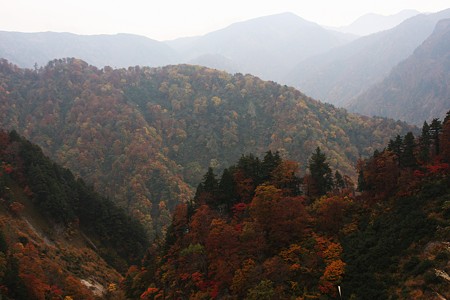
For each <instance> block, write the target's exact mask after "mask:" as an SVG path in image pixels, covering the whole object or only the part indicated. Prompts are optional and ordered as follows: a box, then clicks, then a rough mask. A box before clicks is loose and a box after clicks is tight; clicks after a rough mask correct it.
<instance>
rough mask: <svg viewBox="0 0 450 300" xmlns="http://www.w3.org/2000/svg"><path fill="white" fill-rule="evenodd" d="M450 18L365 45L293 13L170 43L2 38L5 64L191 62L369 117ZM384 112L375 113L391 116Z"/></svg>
mask: <svg viewBox="0 0 450 300" xmlns="http://www.w3.org/2000/svg"><path fill="white" fill-rule="evenodd" d="M415 13H417V12H415V11H403V12H401V13H399V14H397V15H393V16H389V17H385V18H387V19H386V20H393V21H392V22H393V23H392V24H394V23H395V22H399V21H400V20H401V19H402V18H407V17H408V16H410V15H413V14H415ZM449 17H450V9H447V10H444V11H441V12H438V13H433V14H429V15H426V14H420V15H417V16H414V17H411V18H409V19H407V20H405V21H404V22H402V23H401V24H400V25H398V26H396V27H394V28H392V29H390V30H386V31H383V32H378V33H374V34H371V35H368V36H364V37H361V38H357V39H356V37H355V36H354V35H349V34H344V33H340V32H337V31H333V30H328V29H324V28H322V27H321V26H319V25H317V24H315V23H312V22H309V21H306V20H304V19H302V18H300V17H298V16H296V15H294V14H292V13H282V14H277V15H272V16H266V17H261V18H256V19H252V20H248V21H244V22H239V23H235V24H232V25H230V26H228V27H226V28H224V29H221V30H218V31H214V32H211V33H209V34H206V35H204V36H197V37H188V38H180V39H176V40H173V41H165V42H160V41H155V40H152V39H149V38H146V37H142V36H136V35H130V34H117V35H94V36H82V35H75V34H70V33H54V32H45V33H17V32H0V57H3V58H6V59H8V60H9V61H10V62H12V63H14V64H17V65H19V66H21V67H27V68H34V67H37V68H40V67H42V66H44V65H45V64H46V63H47V62H48V61H50V60H52V59H55V58H64V57H76V58H80V59H82V60H84V61H86V62H88V63H89V64H92V65H95V66H97V67H99V68H102V67H104V66H112V67H119V68H128V67H129V66H150V67H159V66H164V65H169V64H179V63H189V64H195V65H202V66H207V67H210V68H214V69H218V70H225V71H227V72H229V73H232V74H233V73H244V74H245V73H249V74H253V75H255V76H258V77H260V78H262V79H265V80H273V81H277V82H279V83H282V84H288V85H291V86H294V87H296V88H298V89H300V90H301V91H302V92H304V93H305V94H307V95H309V96H312V97H313V98H315V99H320V100H321V101H324V102H328V103H331V104H334V105H337V106H343V107H345V108H348V107H350V105H351V109H352V110H354V111H355V112H361V113H368V112H369V110H364V109H362V107H363V104H361V105H358V104H357V101H358V100H357V99H359V98H358V97H359V96H361V95H362V94H363V93H365V92H366V91H368V90H369V89H370V88H371V87H372V86H374V85H375V84H377V83H379V82H381V81H382V80H383V79H385V77H386V76H388V75H389V73H390V72H391V70H392V68H394V67H395V66H396V65H397V64H399V63H400V62H401V61H403V60H404V59H407V58H408V57H409V56H410V55H411V54H412V53H413V52H414V50H415V49H416V48H417V47H418V46H420V44H421V43H422V42H423V41H424V40H425V39H426V38H428V37H429V36H430V34H431V33H432V32H433V29H434V27H435V25H436V23H437V22H438V21H439V20H441V19H445V18H449ZM367 18H368V17H367V16H366V17H362V19H360V20H359V21H358V22H362V21H361V20H364V19H367ZM386 20H385V21H386ZM358 22H356V23H358ZM386 22H388V21H386ZM389 22H390V21H389ZM375 23H376V22H375ZM379 29H381V27H379ZM430 103H431V102H430ZM383 111H385V110H383V109H379V110H378V111H376V112H374V113H377V114H381V115H382V116H390V115H384V114H383ZM425 117H426V116H422V115H421V116H420V117H418V118H417V119H418V120H421V119H423V118H425ZM435 117H438V116H435ZM426 118H428V117H426ZM409 120H411V119H409Z"/></svg>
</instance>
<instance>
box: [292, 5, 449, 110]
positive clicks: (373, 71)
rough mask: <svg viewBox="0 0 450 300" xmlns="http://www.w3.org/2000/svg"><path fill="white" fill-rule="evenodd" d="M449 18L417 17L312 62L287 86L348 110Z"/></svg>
mask: <svg viewBox="0 0 450 300" xmlns="http://www.w3.org/2000/svg"><path fill="white" fill-rule="evenodd" d="M449 17H450V9H447V10H443V11H441V12H438V13H434V14H429V15H425V14H421V15H417V16H415V17H412V18H410V19H407V20H406V21H404V22H403V23H401V24H400V25H398V26H396V27H394V28H392V29H390V30H387V31H383V32H379V33H375V34H372V35H369V36H365V37H362V38H359V39H357V40H355V41H353V42H351V43H348V44H346V45H344V46H341V47H338V48H335V49H332V50H330V51H328V52H327V53H325V54H322V55H319V56H315V57H311V58H308V59H306V60H304V61H303V62H301V63H300V64H299V65H298V66H296V67H295V68H294V69H293V71H292V72H291V73H290V74H289V75H288V76H287V77H286V78H285V82H287V83H288V84H291V85H293V86H295V87H297V88H299V89H300V90H301V91H303V92H304V93H306V94H307V95H309V96H311V97H313V98H315V99H320V100H322V101H325V102H328V103H332V104H335V105H337V106H341V107H346V105H347V104H348V103H349V101H350V100H352V99H353V98H355V97H357V96H358V95H360V94H361V93H363V92H364V91H366V90H367V89H368V88H370V87H371V86H372V85H374V84H376V83H378V82H379V81H381V80H383V79H384V78H385V77H386V76H387V75H388V74H389V72H390V71H391V69H392V68H393V67H394V66H396V65H397V64H398V63H399V62H401V61H402V60H404V59H406V58H408V57H409V56H410V55H411V54H412V53H413V52H414V50H415V49H416V48H417V47H418V46H419V45H420V44H421V43H422V42H423V41H424V40H425V39H427V38H428V37H429V36H430V35H431V33H432V32H433V30H434V28H435V26H436V24H437V22H438V21H439V20H442V19H446V18H449Z"/></svg>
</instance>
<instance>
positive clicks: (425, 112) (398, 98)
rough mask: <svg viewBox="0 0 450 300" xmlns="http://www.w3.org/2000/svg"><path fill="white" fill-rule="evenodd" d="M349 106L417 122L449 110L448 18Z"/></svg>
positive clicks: (449, 42) (357, 109) (369, 113)
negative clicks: (383, 77)
mask: <svg viewBox="0 0 450 300" xmlns="http://www.w3.org/2000/svg"><path fill="white" fill-rule="evenodd" d="M349 108H350V110H352V111H357V112H360V113H363V114H367V115H381V116H387V117H391V118H395V119H400V120H404V121H407V122H409V123H413V124H417V125H420V124H421V123H422V122H423V120H427V121H431V120H432V119H433V118H436V117H440V118H443V117H444V116H445V112H446V111H448V110H449V109H450V19H445V20H441V21H440V22H439V23H438V24H437V25H436V28H435V30H434V32H433V34H432V35H431V36H430V37H429V38H428V39H426V40H425V41H424V42H423V43H422V45H420V46H419V47H418V48H417V49H416V50H415V51H414V53H413V54H412V55H411V56H410V57H409V58H408V59H406V60H405V61H403V62H401V63H400V64H399V65H397V66H396V67H395V68H394V69H393V70H392V71H391V73H390V74H389V76H388V77H387V78H385V79H384V80H383V81H382V82H381V83H379V84H376V85H374V86H373V87H372V88H370V89H369V90H368V91H367V92H365V93H364V94H362V95H361V96H359V97H358V98H356V99H354V100H353V101H352V102H351V103H350V104H349Z"/></svg>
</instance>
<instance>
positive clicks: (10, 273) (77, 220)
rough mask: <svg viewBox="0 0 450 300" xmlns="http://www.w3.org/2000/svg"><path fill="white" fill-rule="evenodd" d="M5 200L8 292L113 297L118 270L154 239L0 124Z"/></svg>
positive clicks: (0, 211) (10, 295) (2, 279)
mask: <svg viewBox="0 0 450 300" xmlns="http://www.w3.org/2000/svg"><path fill="white" fill-rule="evenodd" d="M0 199H1V201H0V241H1V242H0V244H1V247H0V248H1V249H0V257H1V261H0V265H1V268H2V272H1V273H0V284H1V285H2V289H1V291H0V295H1V297H2V298H3V297H4V298H5V299H47V298H48V297H51V298H53V299H61V298H62V297H64V296H70V297H72V298H78V299H94V298H97V297H99V298H102V297H101V296H105V294H106V293H109V295H110V296H112V293H113V292H115V291H116V290H117V287H118V284H119V282H120V280H121V275H119V273H118V272H117V271H116V270H120V271H121V272H122V273H124V272H125V270H126V269H127V268H128V266H129V265H130V264H131V263H138V262H139V260H140V258H141V257H142V256H143V253H144V250H145V249H146V248H147V247H148V244H149V243H148V241H147V240H146V236H145V232H144V229H143V227H142V226H141V225H140V224H138V223H137V221H136V220H134V221H133V220H132V219H130V218H129V217H128V216H127V215H126V214H125V213H124V211H123V210H121V209H118V208H117V207H116V206H114V205H113V204H112V202H111V201H109V200H107V199H106V198H104V197H101V196H99V195H98V194H96V193H95V192H94V191H93V190H92V189H91V188H89V187H87V186H86V185H85V184H84V183H83V182H82V180H81V179H78V180H76V179H75V178H74V176H73V175H72V173H71V172H70V171H69V170H67V169H64V168H62V167H60V166H59V165H57V164H55V163H54V162H52V161H50V160H49V159H48V158H47V157H45V156H44V155H43V153H42V151H41V150H40V149H39V147H37V146H36V145H33V144H31V143H30V142H28V141H26V140H24V139H22V138H21V137H19V136H18V135H17V133H15V132H11V133H10V134H7V133H6V132H3V131H0ZM108 286H109V289H110V290H109V291H107V288H108ZM91 288H92V289H91ZM45 295H46V296H45Z"/></svg>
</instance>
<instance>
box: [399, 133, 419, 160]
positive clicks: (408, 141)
mask: <svg viewBox="0 0 450 300" xmlns="http://www.w3.org/2000/svg"><path fill="white" fill-rule="evenodd" d="M415 146H416V144H415V141H414V135H413V134H412V132H408V133H407V134H406V135H405V138H404V139H403V142H402V152H401V155H400V165H401V166H402V167H405V168H414V167H416V166H417V161H416V157H415V156H414V148H415Z"/></svg>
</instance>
